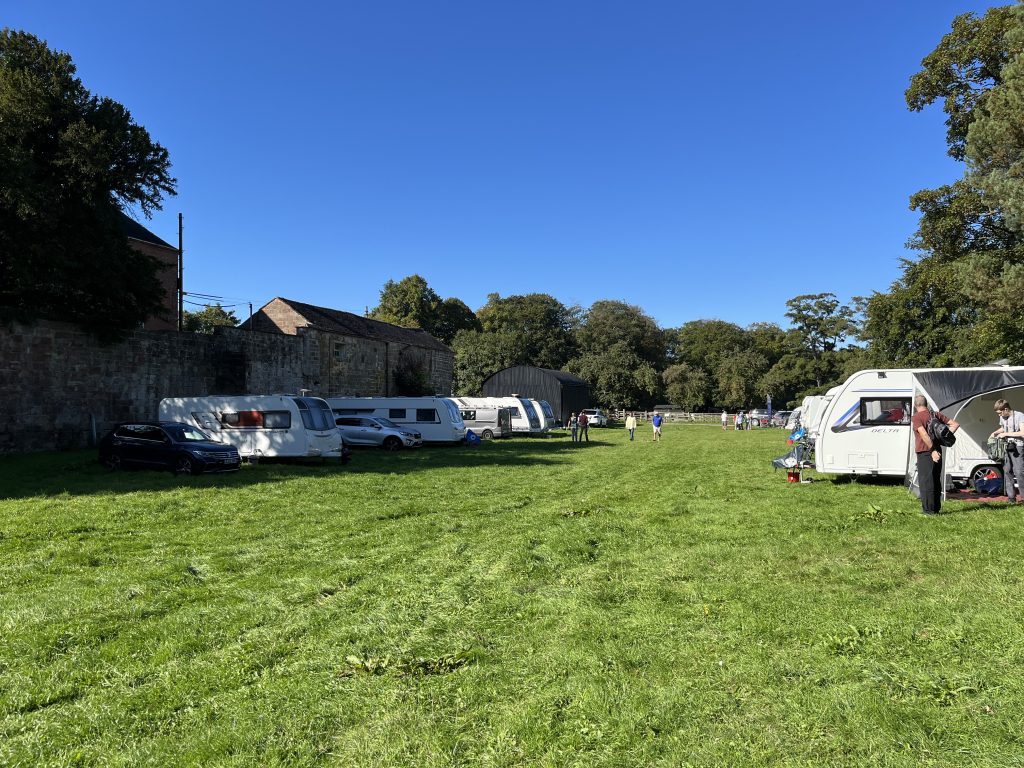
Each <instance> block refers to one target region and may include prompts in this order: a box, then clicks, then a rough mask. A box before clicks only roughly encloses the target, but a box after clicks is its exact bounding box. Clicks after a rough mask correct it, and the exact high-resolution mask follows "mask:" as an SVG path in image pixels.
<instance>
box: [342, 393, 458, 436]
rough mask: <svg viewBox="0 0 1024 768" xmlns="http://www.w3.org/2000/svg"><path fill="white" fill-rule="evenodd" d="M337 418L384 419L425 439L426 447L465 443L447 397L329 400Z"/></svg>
mask: <svg viewBox="0 0 1024 768" xmlns="http://www.w3.org/2000/svg"><path fill="white" fill-rule="evenodd" d="M327 404H328V405H329V406H330V407H331V410H332V411H334V415H335V416H336V417H337V416H383V417H384V418H385V419H390V420H391V421H393V422H395V424H397V425H398V426H400V427H404V428H406V429H411V430H414V431H416V432H419V433H420V434H421V435H423V442H425V443H458V442H461V441H463V440H465V439H466V425H465V423H464V422H463V421H462V414H460V413H459V409H458V408H456V407H455V405H454V404H453V403H452V401H451V400H449V399H448V398H446V397H328V398H327Z"/></svg>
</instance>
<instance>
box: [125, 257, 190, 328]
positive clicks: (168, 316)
mask: <svg viewBox="0 0 1024 768" xmlns="http://www.w3.org/2000/svg"><path fill="white" fill-rule="evenodd" d="M128 242H129V243H131V246H132V248H134V249H135V250H137V251H140V252H142V253H144V254H146V255H147V256H152V257H153V258H154V259H156V261H157V262H158V263H159V264H160V269H159V271H158V272H157V279H158V280H159V281H160V287H161V288H163V289H164V299H163V302H162V304H161V309H160V310H159V311H158V312H157V313H156V314H155V315H154V316H153V317H150V318H148V319H147V320H146V324H145V328H146V330H147V331H176V330H178V251H177V250H175V249H170V248H167V247H166V246H163V245H156V244H155V243H147V242H145V241H143V240H135V239H129V241H128Z"/></svg>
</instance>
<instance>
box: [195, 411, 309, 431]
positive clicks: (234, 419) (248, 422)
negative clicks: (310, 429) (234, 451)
mask: <svg viewBox="0 0 1024 768" xmlns="http://www.w3.org/2000/svg"><path fill="white" fill-rule="evenodd" d="M194 415H195V414H193V416H194ZM220 421H221V423H222V424H223V425H224V426H225V427H231V428H232V429H289V428H291V426H292V415H291V414H290V413H288V411H237V412H235V411H227V412H225V413H222V414H221V415H220Z"/></svg>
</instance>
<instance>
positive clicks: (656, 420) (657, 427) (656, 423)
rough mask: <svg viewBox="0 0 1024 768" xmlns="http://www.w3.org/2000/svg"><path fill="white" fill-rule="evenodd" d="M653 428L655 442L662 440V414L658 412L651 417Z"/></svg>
mask: <svg viewBox="0 0 1024 768" xmlns="http://www.w3.org/2000/svg"><path fill="white" fill-rule="evenodd" d="M651 426H652V427H654V442H658V441H659V440H661V414H660V413H658V412H657V411H655V412H654V416H652V417H651Z"/></svg>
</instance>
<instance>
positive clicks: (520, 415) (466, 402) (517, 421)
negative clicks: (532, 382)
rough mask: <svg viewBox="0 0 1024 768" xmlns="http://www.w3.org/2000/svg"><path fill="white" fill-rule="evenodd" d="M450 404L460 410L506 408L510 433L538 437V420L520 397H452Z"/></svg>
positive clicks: (535, 414)
mask: <svg viewBox="0 0 1024 768" xmlns="http://www.w3.org/2000/svg"><path fill="white" fill-rule="evenodd" d="M452 402H453V403H454V404H455V405H456V406H458V407H459V408H460V409H461V408H473V407H491V408H508V409H509V410H510V411H511V413H512V431H513V432H514V433H516V434H524V435H531V434H532V435H539V434H540V433H541V425H540V418H539V417H538V416H537V411H536V410H535V409H534V407H533V406H532V405H530V402H529V401H528V400H525V399H523V398H521V397H453V398H452Z"/></svg>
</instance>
